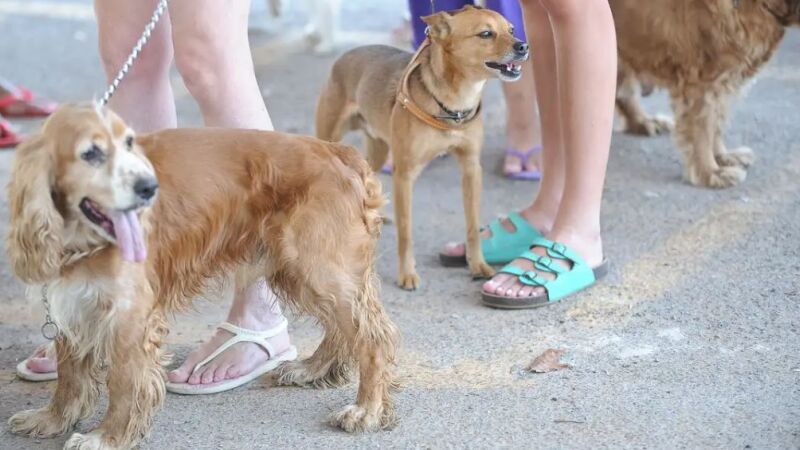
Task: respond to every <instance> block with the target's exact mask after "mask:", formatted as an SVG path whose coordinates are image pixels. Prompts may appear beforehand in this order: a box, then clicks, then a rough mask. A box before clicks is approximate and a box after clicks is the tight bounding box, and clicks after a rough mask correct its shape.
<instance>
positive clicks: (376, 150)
mask: <svg viewBox="0 0 800 450" xmlns="http://www.w3.org/2000/svg"><path fill="white" fill-rule="evenodd" d="M364 142H366V144H367V162H368V163H369V166H370V167H371V168H372V170H373V171H374V172H380V170H381V168H382V167H383V165H384V164H386V157H387V156H389V144H387V143H386V141H384V140H382V139H378V138H374V137H371V136H370V135H368V134H367V133H366V132H365V133H364Z"/></svg>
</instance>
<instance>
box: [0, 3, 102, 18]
mask: <svg viewBox="0 0 800 450" xmlns="http://www.w3.org/2000/svg"><path fill="white" fill-rule="evenodd" d="M0 14H12V15H18V16H34V17H44V18H48V19H62V20H63V19H66V20H91V21H94V8H92V5H86V4H79V3H67V2H63V1H61V2H46V1H38V0H25V1H20V0H0Z"/></svg>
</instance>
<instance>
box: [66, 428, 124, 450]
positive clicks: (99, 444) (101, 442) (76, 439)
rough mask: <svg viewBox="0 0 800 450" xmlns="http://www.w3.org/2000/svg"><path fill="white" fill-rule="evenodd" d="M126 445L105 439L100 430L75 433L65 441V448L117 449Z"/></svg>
mask: <svg viewBox="0 0 800 450" xmlns="http://www.w3.org/2000/svg"><path fill="white" fill-rule="evenodd" d="M123 448H125V447H122V446H117V445H113V444H111V443H109V442H108V441H106V440H105V439H103V435H102V434H101V433H100V432H99V431H92V432H91V433H87V434H81V433H73V434H72V436H70V437H69V439H67V442H65V443H64V450H117V449H123Z"/></svg>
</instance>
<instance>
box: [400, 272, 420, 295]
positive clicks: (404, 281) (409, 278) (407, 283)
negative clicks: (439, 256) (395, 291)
mask: <svg viewBox="0 0 800 450" xmlns="http://www.w3.org/2000/svg"><path fill="white" fill-rule="evenodd" d="M397 285H398V286H400V288H401V289H405V290H407V291H416V290H417V288H418V287H419V285H420V279H419V275H417V272H411V273H406V274H403V273H401V274H400V277H399V279H398V280H397Z"/></svg>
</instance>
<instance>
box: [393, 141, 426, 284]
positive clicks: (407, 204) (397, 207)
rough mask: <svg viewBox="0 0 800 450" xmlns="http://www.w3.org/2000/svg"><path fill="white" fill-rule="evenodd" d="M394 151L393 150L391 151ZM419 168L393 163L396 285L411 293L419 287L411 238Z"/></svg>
mask: <svg viewBox="0 0 800 450" xmlns="http://www.w3.org/2000/svg"><path fill="white" fill-rule="evenodd" d="M393 151H394V150H393ZM420 170H421V167H420V166H416V167H411V165H410V164H409V163H408V162H407V161H404V160H403V159H400V160H395V161H394V176H393V177H392V180H393V181H394V193H393V196H394V220H395V222H396V223H397V249H398V258H399V262H400V263H399V267H398V272H399V273H398V280H397V284H398V285H399V286H400V287H401V288H403V289H406V290H409V291H413V290H415V289H417V288H418V287H419V283H420V279H419V275H418V274H417V269H416V266H417V263H416V261H415V260H414V242H413V240H412V238H411V199H412V190H413V187H414V181H415V180H416V179H417V177H418V176H419V172H420Z"/></svg>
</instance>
